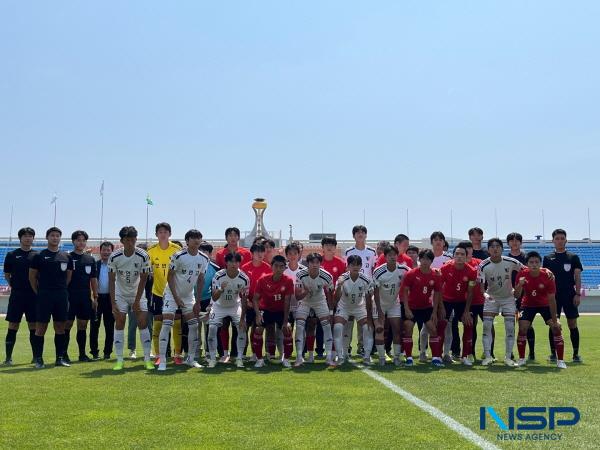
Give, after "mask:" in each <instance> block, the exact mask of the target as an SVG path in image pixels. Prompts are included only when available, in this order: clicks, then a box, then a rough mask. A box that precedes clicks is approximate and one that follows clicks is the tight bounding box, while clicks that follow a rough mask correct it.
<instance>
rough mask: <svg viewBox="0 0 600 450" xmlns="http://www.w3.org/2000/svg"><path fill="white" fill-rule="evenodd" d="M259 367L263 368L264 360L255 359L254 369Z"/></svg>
mask: <svg viewBox="0 0 600 450" xmlns="http://www.w3.org/2000/svg"><path fill="white" fill-rule="evenodd" d="M261 367H265V360H264V359H262V358H260V359H257V360H256V363H255V364H254V368H255V369H260V368H261Z"/></svg>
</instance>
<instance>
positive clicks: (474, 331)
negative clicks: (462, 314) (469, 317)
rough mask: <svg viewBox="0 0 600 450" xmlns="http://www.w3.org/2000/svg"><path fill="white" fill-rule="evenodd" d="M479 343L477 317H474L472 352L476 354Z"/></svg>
mask: <svg viewBox="0 0 600 450" xmlns="http://www.w3.org/2000/svg"><path fill="white" fill-rule="evenodd" d="M476 345H477V323H476V322H475V317H473V346H472V347H471V354H472V355H473V356H475V346H476Z"/></svg>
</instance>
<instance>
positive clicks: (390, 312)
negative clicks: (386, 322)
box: [373, 303, 402, 319]
mask: <svg viewBox="0 0 600 450" xmlns="http://www.w3.org/2000/svg"><path fill="white" fill-rule="evenodd" d="M381 309H382V310H383V314H385V315H386V316H387V317H388V319H392V318H395V317H397V318H400V317H402V308H401V307H400V303H394V304H392V305H385V304H383V303H382V304H381ZM376 316H377V308H373V318H374V319H376V318H377V317H376Z"/></svg>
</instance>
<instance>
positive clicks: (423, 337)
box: [402, 325, 429, 356]
mask: <svg viewBox="0 0 600 450" xmlns="http://www.w3.org/2000/svg"><path fill="white" fill-rule="evenodd" d="M428 339H429V331H427V327H426V326H424V325H423V328H421V332H420V333H419V351H420V352H421V353H425V352H426V351H427V340H428ZM404 342H405V341H404V339H402V343H404ZM411 342H412V338H411ZM411 348H412V347H411ZM404 351H406V349H404ZM406 356H408V353H407V354H406Z"/></svg>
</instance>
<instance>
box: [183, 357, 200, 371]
mask: <svg viewBox="0 0 600 450" xmlns="http://www.w3.org/2000/svg"><path fill="white" fill-rule="evenodd" d="M185 363H186V364H187V365H188V366H189V367H193V368H195V369H201V368H202V364H200V363H199V362H198V361H196V360H195V359H194V358H192V357H191V356H188V357H187V358H186V359H185Z"/></svg>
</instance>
